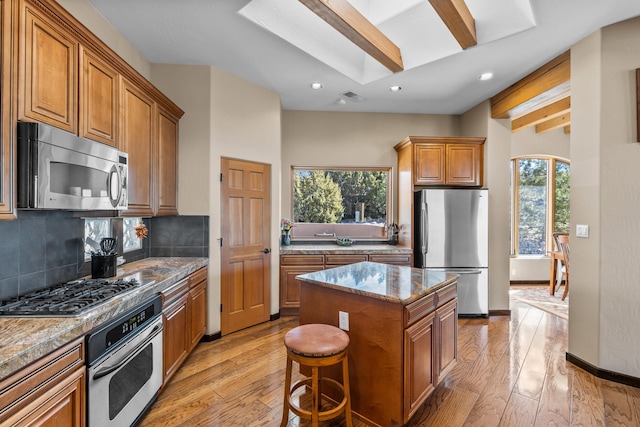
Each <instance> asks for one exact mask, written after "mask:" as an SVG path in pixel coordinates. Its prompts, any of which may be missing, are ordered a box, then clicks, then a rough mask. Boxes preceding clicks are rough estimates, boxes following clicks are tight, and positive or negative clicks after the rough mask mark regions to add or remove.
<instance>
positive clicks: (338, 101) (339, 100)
mask: <svg viewBox="0 0 640 427" xmlns="http://www.w3.org/2000/svg"><path fill="white" fill-rule="evenodd" d="M346 103H347V101H345V100H344V99H342V98H338V100H337V101H336V104H338V105H344V104H346Z"/></svg>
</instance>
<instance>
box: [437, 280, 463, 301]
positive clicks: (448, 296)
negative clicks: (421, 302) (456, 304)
mask: <svg viewBox="0 0 640 427" xmlns="http://www.w3.org/2000/svg"><path fill="white" fill-rule="evenodd" d="M436 295H437V296H438V302H437V304H438V307H440V306H441V305H442V304H446V303H447V302H449V301H451V300H452V299H454V298H455V297H456V296H457V295H458V284H457V283H455V282H454V283H452V284H450V285H447V286H445V287H444V288H442V289H438V290H437V291H436Z"/></svg>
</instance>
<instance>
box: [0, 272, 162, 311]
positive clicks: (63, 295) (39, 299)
mask: <svg viewBox="0 0 640 427" xmlns="http://www.w3.org/2000/svg"><path fill="white" fill-rule="evenodd" d="M147 283H151V281H149V282H147ZM147 283H145V284H147ZM138 286H140V282H138V280H136V279H134V278H127V279H112V280H109V279H80V280H74V281H71V282H67V283H62V284H59V285H55V286H52V287H49V288H46V289H42V290H39V291H35V292H31V293H29V294H26V295H23V296H20V297H15V298H11V299H8V300H5V301H0V316H12V317H17V316H40V317H61V316H78V315H80V314H82V313H84V312H85V311H87V310H88V309H90V308H93V307H95V306H97V305H100V304H102V303H104V302H106V301H108V300H109V299H110V298H112V297H114V296H116V295H118V294H121V293H123V292H126V291H128V290H130V289H134V288H136V287H138Z"/></svg>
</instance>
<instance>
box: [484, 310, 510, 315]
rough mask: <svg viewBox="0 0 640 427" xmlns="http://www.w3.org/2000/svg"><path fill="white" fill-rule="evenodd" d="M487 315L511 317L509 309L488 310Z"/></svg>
mask: <svg viewBox="0 0 640 427" xmlns="http://www.w3.org/2000/svg"><path fill="white" fill-rule="evenodd" d="M489 316H509V317H511V310H489Z"/></svg>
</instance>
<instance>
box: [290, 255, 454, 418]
mask: <svg viewBox="0 0 640 427" xmlns="http://www.w3.org/2000/svg"><path fill="white" fill-rule="evenodd" d="M297 278H298V280H300V283H301V288H300V324H308V323H326V324H330V325H334V326H338V327H341V328H342V329H345V330H347V333H348V334H349V338H350V340H351V342H350V344H349V375H350V382H351V399H352V409H353V412H354V415H355V416H357V417H359V418H361V419H362V420H364V421H365V422H367V423H369V424H371V425H374V426H381V427H388V426H389V427H391V426H400V425H404V424H406V423H407V422H408V421H409V419H410V418H411V417H412V416H413V414H414V413H415V412H416V410H417V409H418V408H419V407H420V406H421V405H422V404H423V403H424V402H425V400H426V399H427V397H429V395H430V394H431V393H432V392H433V390H434V388H435V386H436V385H437V384H438V383H439V382H440V381H442V379H443V378H444V377H445V376H446V375H447V373H448V372H449V371H450V370H451V369H452V368H453V366H454V365H455V362H456V360H457V331H458V323H457V317H458V316H457V293H456V284H457V283H456V280H457V278H458V276H457V275H455V274H448V273H444V272H439V271H427V270H421V269H415V268H411V267H404V266H395V265H387V264H380V263H375V262H360V263H357V264H351V265H345V266H342V267H337V268H331V269H327V270H321V271H317V272H313V273H307V274H303V275H300V276H298V277H297ZM332 368H334V367H330V368H327V369H326V371H324V372H323V375H325V376H328V377H331V378H335V379H337V380H341V374H340V370H339V369H337V368H336V369H332ZM303 372H304V370H303ZM328 397H330V398H336V397H337V396H328Z"/></svg>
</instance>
